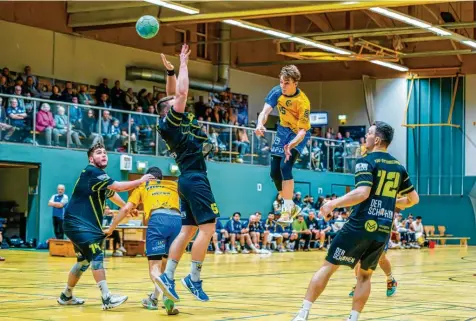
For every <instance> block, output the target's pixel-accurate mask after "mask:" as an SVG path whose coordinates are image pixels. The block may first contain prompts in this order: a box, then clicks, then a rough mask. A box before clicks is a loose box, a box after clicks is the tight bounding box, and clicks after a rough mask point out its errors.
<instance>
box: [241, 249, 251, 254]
mask: <svg viewBox="0 0 476 321" xmlns="http://www.w3.org/2000/svg"><path fill="white" fill-rule="evenodd" d="M249 253H250V251H248V250H247V249H243V251H241V254H249Z"/></svg>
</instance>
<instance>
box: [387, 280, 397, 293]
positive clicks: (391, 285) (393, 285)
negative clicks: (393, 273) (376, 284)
mask: <svg viewBox="0 0 476 321" xmlns="http://www.w3.org/2000/svg"><path fill="white" fill-rule="evenodd" d="M397 286H398V283H397V281H396V280H395V279H392V281H389V282H387V296H388V297H392V296H394V295H395V293H397Z"/></svg>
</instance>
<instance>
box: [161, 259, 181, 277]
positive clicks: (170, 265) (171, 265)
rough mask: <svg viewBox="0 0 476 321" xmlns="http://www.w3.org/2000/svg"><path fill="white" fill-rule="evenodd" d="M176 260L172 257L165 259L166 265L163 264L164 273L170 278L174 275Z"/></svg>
mask: <svg viewBox="0 0 476 321" xmlns="http://www.w3.org/2000/svg"><path fill="white" fill-rule="evenodd" d="M177 265H178V262H177V261H175V260H172V259H168V260H167V265H166V266H165V272H164V273H165V275H167V277H168V278H169V279H171V280H173V279H174V277H175V270H176V269H177Z"/></svg>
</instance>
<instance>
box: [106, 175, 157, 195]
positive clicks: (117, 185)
mask: <svg viewBox="0 0 476 321" xmlns="http://www.w3.org/2000/svg"><path fill="white" fill-rule="evenodd" d="M151 179H155V177H154V176H153V175H150V174H145V175H144V176H142V177H141V178H140V179H136V180H135V181H130V182H129V181H124V182H117V181H116V182H114V183H112V184H111V185H109V186H108V189H110V190H113V191H114V192H124V191H130V190H131V189H134V188H136V187H138V186H139V185H140V184H142V183H143V182H148V181H150V180H151Z"/></svg>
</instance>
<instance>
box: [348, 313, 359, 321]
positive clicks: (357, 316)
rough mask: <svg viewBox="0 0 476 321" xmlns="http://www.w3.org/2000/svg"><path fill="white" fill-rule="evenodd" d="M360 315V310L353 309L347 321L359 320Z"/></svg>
mask: <svg viewBox="0 0 476 321" xmlns="http://www.w3.org/2000/svg"><path fill="white" fill-rule="evenodd" d="M359 315H360V312H357V311H355V310H352V312H350V315H349V318H348V319H347V321H357V320H359Z"/></svg>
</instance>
